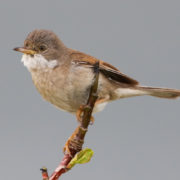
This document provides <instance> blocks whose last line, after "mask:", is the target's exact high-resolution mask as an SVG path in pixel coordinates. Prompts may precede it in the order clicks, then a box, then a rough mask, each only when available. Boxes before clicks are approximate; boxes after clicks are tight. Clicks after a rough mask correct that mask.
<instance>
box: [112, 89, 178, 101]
mask: <svg viewBox="0 0 180 180" xmlns="http://www.w3.org/2000/svg"><path fill="white" fill-rule="evenodd" d="M115 93H116V97H117V98H126V97H132V96H143V95H149V96H154V97H159V98H167V99H175V98H177V97H179V96H180V90H177V89H167V88H157V87H146V86H134V87H131V88H118V89H116V91H115Z"/></svg>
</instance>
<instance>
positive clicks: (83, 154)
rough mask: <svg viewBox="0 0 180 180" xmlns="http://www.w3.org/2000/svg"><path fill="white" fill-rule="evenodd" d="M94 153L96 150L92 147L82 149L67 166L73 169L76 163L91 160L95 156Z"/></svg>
mask: <svg viewBox="0 0 180 180" xmlns="http://www.w3.org/2000/svg"><path fill="white" fill-rule="evenodd" d="M93 154H94V152H93V150H91V149H88V148H85V149H83V150H81V151H80V152H79V153H77V154H76V155H75V156H74V158H73V159H72V160H71V162H70V163H69V164H68V165H67V168H68V169H71V168H72V167H73V166H75V165H76V164H84V163H88V162H89V161H90V160H91V157H92V156H93Z"/></svg>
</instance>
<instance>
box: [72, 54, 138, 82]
mask: <svg viewBox="0 0 180 180" xmlns="http://www.w3.org/2000/svg"><path fill="white" fill-rule="evenodd" d="M71 57H72V59H73V60H72V62H73V63H76V64H78V65H83V66H88V67H92V68H93V67H94V64H95V63H96V62H97V61H99V62H100V72H101V73H102V74H103V75H104V76H105V77H107V78H108V79H110V80H113V81H115V82H119V83H124V84H129V85H137V84H139V83H138V81H136V80H134V79H132V78H130V77H128V76H127V75H125V74H123V73H121V72H120V71H119V70H118V69H117V68H115V67H114V66H112V65H111V64H108V63H106V62H104V61H101V60H98V59H96V58H94V57H92V56H89V55H86V54H84V53H80V52H74V53H72V55H71Z"/></svg>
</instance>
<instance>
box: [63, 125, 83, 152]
mask: <svg viewBox="0 0 180 180" xmlns="http://www.w3.org/2000/svg"><path fill="white" fill-rule="evenodd" d="M79 128H80V126H78V127H77V128H76V129H75V131H74V132H73V134H72V135H71V136H70V137H69V138H68V140H67V141H66V144H65V146H64V148H63V152H64V153H68V154H70V155H71V150H70V143H71V141H74V139H75V136H76V134H77V132H78V131H79Z"/></svg>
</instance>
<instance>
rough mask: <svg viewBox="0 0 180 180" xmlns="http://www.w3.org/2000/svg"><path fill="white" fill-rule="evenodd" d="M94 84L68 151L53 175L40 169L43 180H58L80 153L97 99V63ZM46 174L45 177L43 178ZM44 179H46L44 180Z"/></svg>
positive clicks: (69, 143) (97, 64)
mask: <svg viewBox="0 0 180 180" xmlns="http://www.w3.org/2000/svg"><path fill="white" fill-rule="evenodd" d="M94 72H95V77H94V83H93V84H92V86H91V89H90V93H89V98H88V101H87V104H86V105H85V106H83V108H82V110H81V111H82V121H81V124H80V125H79V126H78V127H77V128H76V130H75V131H74V133H73V134H72V136H71V137H70V138H69V140H68V141H67V145H68V151H66V152H65V155H64V158H63V159H62V161H61V163H60V164H59V166H58V167H57V168H56V170H55V171H54V172H53V174H52V175H51V176H50V177H48V173H47V169H46V171H45V172H44V171H43V170H42V169H41V170H42V176H43V178H44V179H43V180H58V178H59V177H60V176H61V175H62V174H63V173H65V172H67V171H68V170H69V169H67V165H68V164H69V162H70V161H71V160H72V159H73V157H74V156H75V155H76V153H78V152H79V151H81V149H82V145H83V143H84V138H85V135H86V133H87V129H88V126H89V123H90V120H91V114H92V111H93V108H94V104H95V102H96V100H97V98H98V95H97V89H98V80H99V62H97V63H96V64H95V65H94ZM45 174H46V176H45ZM45 178H46V179H45Z"/></svg>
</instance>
